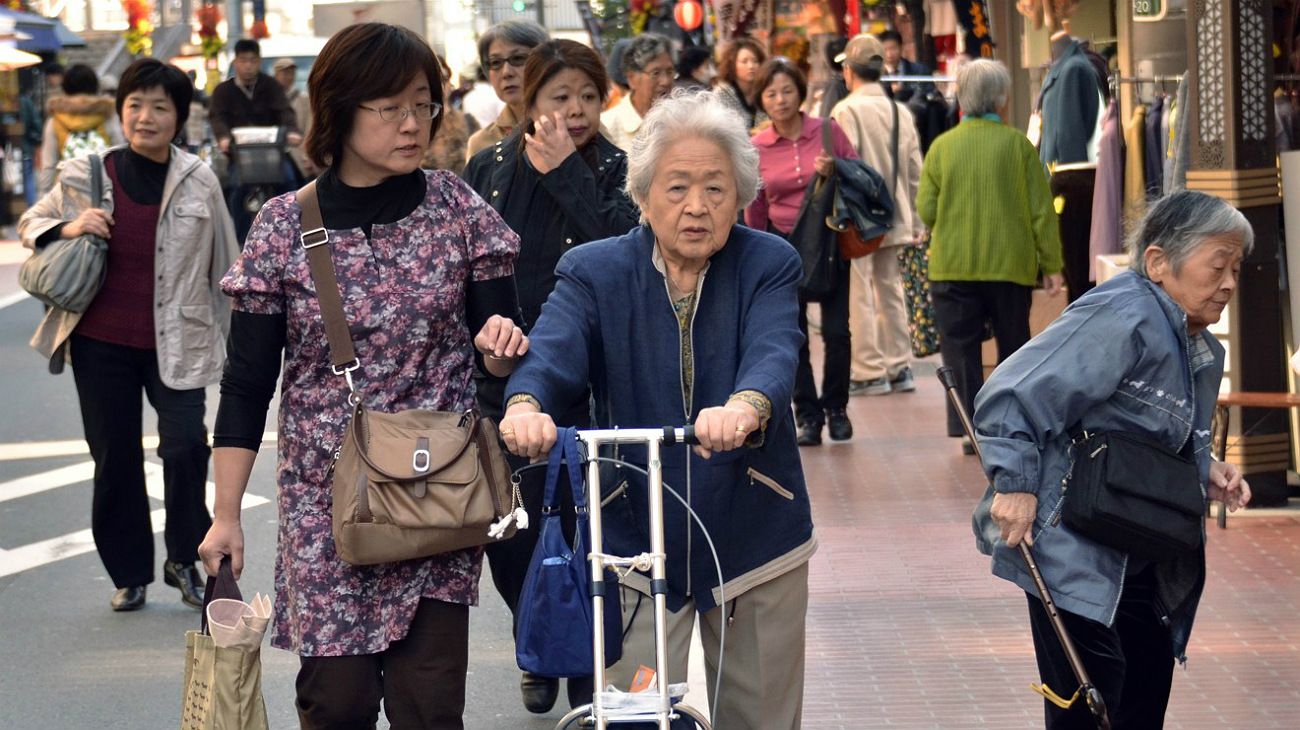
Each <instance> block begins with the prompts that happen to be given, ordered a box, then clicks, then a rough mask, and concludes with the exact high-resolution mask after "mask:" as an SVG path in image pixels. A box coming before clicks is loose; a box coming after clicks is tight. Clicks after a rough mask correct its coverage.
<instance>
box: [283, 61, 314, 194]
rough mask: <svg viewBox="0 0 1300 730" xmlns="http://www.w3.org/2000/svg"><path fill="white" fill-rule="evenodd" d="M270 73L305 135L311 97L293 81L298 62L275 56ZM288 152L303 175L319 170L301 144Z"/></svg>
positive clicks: (309, 128)
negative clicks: (282, 91)
mask: <svg viewBox="0 0 1300 730" xmlns="http://www.w3.org/2000/svg"><path fill="white" fill-rule="evenodd" d="M271 73H272V74H273V75H274V76H275V80H276V82H277V83H278V84H280V88H281V89H284V98H285V100H286V101H288V102H289V108H290V109H292V110H293V116H294V118H295V119H296V120H297V122H298V129H300V130H301V131H302V135H303V137H306V136H307V133H308V132H309V131H311V99H309V98H308V96H307V92H306V91H304V90H303V89H300V88H298V86H297V85H296V84H295V83H294V82H295V81H297V79H298V64H296V63H294V61H293V59H292V58H277V59H275V63H274V64H272V65H271ZM289 154H290V156H291V157H293V161H294V164H296V165H298V169H299V170H301V171H302V174H303V175H304V176H305V177H309V178H310V177H315V176H316V175H317V174H318V173H319V172H320V171H319V170H317V169H316V165H315V164H313V163H312V161H311V159H310V158H309V157H307V154H306V153H305V152H304V151H303V149H302V147H301V146H298V147H294V148H292V149H291V150H290V151H289Z"/></svg>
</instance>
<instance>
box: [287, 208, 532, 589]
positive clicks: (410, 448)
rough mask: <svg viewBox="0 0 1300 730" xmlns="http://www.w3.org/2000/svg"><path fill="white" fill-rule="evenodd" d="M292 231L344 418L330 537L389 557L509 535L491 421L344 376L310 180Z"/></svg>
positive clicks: (510, 517)
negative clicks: (421, 406)
mask: <svg viewBox="0 0 1300 730" xmlns="http://www.w3.org/2000/svg"><path fill="white" fill-rule="evenodd" d="M298 205H299V206H300V207H301V208H302V229H303V233H302V235H301V237H300V238H301V241H302V245H303V248H304V249H305V250H306V252H307V261H308V263H309V264H310V265H311V275H312V280H313V282H314V283H315V285H316V296H317V298H318V299H319V301H320V309H321V318H322V319H323V320H324V321H325V335H326V338H327V340H328V341H329V351H330V361H331V364H332V366H333V371H334V373H335V374H336V375H339V376H342V377H343V378H344V379H345V381H346V382H347V385H348V391H349V395H348V403H349V404H351V406H352V414H351V418H350V420H349V422H348V427H347V431H346V432H345V434H344V437H343V444H342V446H340V447H339V449H338V451H337V452H336V455H335V459H334V464H333V466H332V467H331V474H332V481H331V485H330V490H331V493H332V496H333V499H334V505H333V518H334V530H333V531H334V547H335V550H336V551H337V552H338V554H339V557H340V558H342V559H343V560H344V561H346V562H348V563H351V564H353V565H372V564H374V563H391V562H396V561H399V560H410V559H412V558H423V557H428V556H430V555H436V554H438V553H445V552H449V551H452V550H459V549H462V548H467V547H473V546H475V545H483V544H485V543H488V542H491V541H493V540H494V539H503V538H508V537H510V536H512V535H513V534H514V532H515V525H514V523H515V522H516V520H517V519H519V515H520V514H521V513H522V512H523V506H522V500H521V499H520V498H519V493H518V490H517V489H514V488H512V482H511V479H510V470H509V469H508V468H507V466H506V460H505V455H504V453H503V452H502V450H501V441H500V439H499V438H498V436H497V430H496V426H495V425H494V424H493V423H492V421H491V419H488V418H482V417H480V416H479V414H478V413H477V412H476V411H473V410H470V411H467V412H465V413H445V412H436V411H426V410H418V409H412V410H406V411H401V412H398V413H380V412H378V411H371V410H367V409H366V408H365V405H364V404H363V402H362V397H361V394H360V393H358V392H357V391H356V389H355V388H354V387H353V383H352V373H353V372H354V371H356V370H357V369H359V368H360V367H361V362H360V360H359V359H358V358H357V355H356V350H355V349H354V348H353V346H352V337H351V334H350V333H349V331H348V324H347V317H346V315H345V313H344V311H343V300H342V296H341V295H340V293H339V287H338V280H337V279H336V278H335V275H334V261H333V259H332V258H331V256H330V248H329V233H328V232H327V231H326V230H325V226H324V224H323V222H322V218H321V212H320V202H319V200H318V198H317V196H316V183H314V182H311V183H308V184H307V185H306V186H304V187H303V188H302V189H301V190H299V191H298Z"/></svg>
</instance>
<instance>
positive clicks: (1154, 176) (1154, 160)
mask: <svg viewBox="0 0 1300 730" xmlns="http://www.w3.org/2000/svg"><path fill="white" fill-rule="evenodd" d="M1164 116H1165V97H1164V95H1163V94H1161V95H1158V96H1156V98H1155V101H1153V102H1151V109H1149V110H1148V111H1147V128H1146V147H1145V149H1144V150H1143V155H1142V158H1143V163H1144V166H1145V168H1146V173H1147V200H1155V199H1156V198H1158V197H1160V191H1161V189H1162V188H1164V179H1165V166H1164V157H1163V155H1162V154H1161V151H1162V150H1163V149H1164V146H1163V145H1162V144H1161V143H1160V124H1161V120H1162V119H1163V118H1164Z"/></svg>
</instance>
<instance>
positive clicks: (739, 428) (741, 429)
mask: <svg viewBox="0 0 1300 730" xmlns="http://www.w3.org/2000/svg"><path fill="white" fill-rule="evenodd" d="M748 430H749V429H747V428H745V427H744V426H736V433H745V432H746V431H748Z"/></svg>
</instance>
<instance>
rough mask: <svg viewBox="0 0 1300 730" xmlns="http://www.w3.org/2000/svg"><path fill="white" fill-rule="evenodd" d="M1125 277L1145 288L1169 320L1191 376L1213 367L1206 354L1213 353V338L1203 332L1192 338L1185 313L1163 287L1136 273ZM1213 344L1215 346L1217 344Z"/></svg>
mask: <svg viewBox="0 0 1300 730" xmlns="http://www.w3.org/2000/svg"><path fill="white" fill-rule="evenodd" d="M1127 275H1129V276H1132V277H1133V278H1134V279H1136V280H1138V281H1139V282H1141V285H1143V286H1145V287H1146V288H1147V290H1149V291H1150V292H1151V295H1152V296H1153V297H1155V300H1156V302H1157V303H1159V304H1160V309H1161V311H1163V312H1164V314H1165V318H1166V319H1167V320H1169V325H1170V326H1171V327H1173V330H1174V336H1175V337H1177V338H1178V343H1179V344H1180V345H1181V346H1182V347H1183V350H1184V351H1185V352H1187V353H1189V356H1190V358H1191V366H1192V374H1196V373H1198V372H1200V371H1201V370H1203V369H1204V368H1206V367H1209V366H1210V365H1213V364H1214V361H1215V358H1214V357H1212V356H1210V357H1207V356H1206V353H1207V352H1208V353H1209V354H1210V355H1213V353H1214V347H1215V345H1211V344H1210V342H1211V341H1212V340H1213V339H1214V336H1213V335H1211V334H1210V333H1209V332H1208V331H1205V332H1201V333H1199V334H1198V335H1196V336H1195V337H1193V336H1192V335H1191V334H1189V333H1188V331H1187V312H1185V311H1183V308H1182V307H1181V306H1179V305H1178V302H1175V301H1174V298H1173V297H1171V296H1169V293H1168V292H1166V291H1165V290H1164V287H1162V286H1160V285H1159V284H1157V283H1155V282H1154V281H1151V280H1150V279H1148V278H1146V277H1145V276H1142V275H1141V274H1138V273H1136V272H1131V273H1129V274H1127ZM1215 344H1216V345H1217V342H1216V343H1215Z"/></svg>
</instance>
